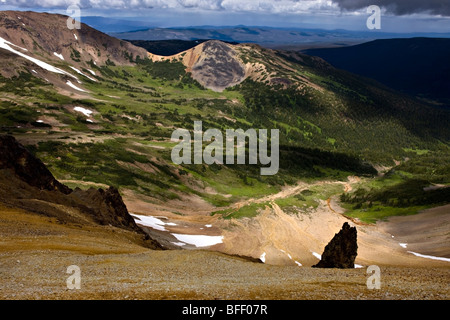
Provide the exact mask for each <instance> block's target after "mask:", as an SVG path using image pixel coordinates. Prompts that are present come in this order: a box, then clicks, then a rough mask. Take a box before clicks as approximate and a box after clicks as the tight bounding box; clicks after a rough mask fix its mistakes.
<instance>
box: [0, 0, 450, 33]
mask: <svg viewBox="0 0 450 320" xmlns="http://www.w3.org/2000/svg"><path fill="white" fill-rule="evenodd" d="M70 5H77V6H79V7H80V9H81V20H82V17H83V16H103V17H110V18H112V17H114V18H126V19H132V20H140V21H145V22H147V23H148V25H151V26H155V27H180V26H199V25H214V26H233V25H247V26H270V27H290V28H318V29H328V30H333V29H347V30H360V31H364V30H367V25H366V21H367V19H368V18H369V17H370V16H371V14H372V12H370V13H368V12H367V8H368V7H369V6H370V5H377V6H379V7H380V9H381V29H380V30H379V31H381V32H383V31H384V32H399V33H405V32H442V33H450V0H108V1H105V0H0V10H33V11H45V12H51V13H62V14H68V12H67V11H66V10H67V8H68V7H69V6H70Z"/></svg>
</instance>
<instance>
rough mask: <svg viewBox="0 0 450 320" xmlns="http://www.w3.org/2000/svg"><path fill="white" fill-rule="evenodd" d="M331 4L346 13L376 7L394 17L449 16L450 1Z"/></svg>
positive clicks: (343, 1)
mask: <svg viewBox="0 0 450 320" xmlns="http://www.w3.org/2000/svg"><path fill="white" fill-rule="evenodd" d="M333 2H334V3H337V4H338V5H339V7H340V8H341V9H344V10H348V11H352V10H358V9H363V8H367V7H368V6H370V5H378V6H380V7H384V8H386V10H387V12H389V13H393V14H395V15H407V14H413V13H429V14H433V15H442V16H450V0H333Z"/></svg>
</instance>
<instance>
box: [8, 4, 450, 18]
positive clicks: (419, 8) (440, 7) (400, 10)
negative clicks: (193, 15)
mask: <svg viewBox="0 0 450 320" xmlns="http://www.w3.org/2000/svg"><path fill="white" fill-rule="evenodd" d="M6 3H8V4H10V5H13V6H18V7H25V8H27V7H28V8H33V7H44V8H46V7H47V8H51V7H68V6H69V5H72V4H77V5H79V6H80V7H82V8H96V9H143V8H172V9H183V8H191V9H201V10H214V11H222V10H223V11H242V12H247V11H250V12H252V11H253V12H269V13H296V12H307V11H314V10H316V11H319V10H330V11H331V10H334V11H336V10H339V9H338V8H341V9H343V10H347V11H354V10H359V9H364V8H367V7H368V6H369V5H373V4H375V5H378V6H380V7H384V8H386V10H387V11H388V12H390V13H393V14H395V15H405V14H412V13H423V12H428V13H431V14H433V15H439V14H440V15H443V16H450V0H332V1H329V0H6Z"/></svg>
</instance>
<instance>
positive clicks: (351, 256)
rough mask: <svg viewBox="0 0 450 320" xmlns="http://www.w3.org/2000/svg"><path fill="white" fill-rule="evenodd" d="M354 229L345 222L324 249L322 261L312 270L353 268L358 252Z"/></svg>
mask: <svg viewBox="0 0 450 320" xmlns="http://www.w3.org/2000/svg"><path fill="white" fill-rule="evenodd" d="M356 239H357V232H356V227H350V225H349V224H348V223H347V222H345V223H344V225H343V226H342V229H341V230H340V231H339V233H336V234H335V235H334V237H333V239H331V241H330V242H329V243H328V244H327V246H326V247H325V250H324V252H323V254H322V259H321V260H320V261H319V263H317V264H316V265H314V266H313V268H341V269H344V268H354V267H355V259H356V255H357V251H358V244H357V240H356Z"/></svg>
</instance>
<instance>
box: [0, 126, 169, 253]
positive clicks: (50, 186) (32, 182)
mask: <svg viewBox="0 0 450 320" xmlns="http://www.w3.org/2000/svg"><path fill="white" fill-rule="evenodd" d="M0 201H1V202H2V203H4V204H6V205H9V206H13V207H17V208H21V209H26V210H28V211H30V212H35V213H38V214H42V215H46V216H49V217H54V218H57V220H58V222H60V223H76V224H79V225H83V224H93V223H94V224H100V225H111V226H113V227H118V228H122V229H126V230H129V231H133V232H137V233H139V234H141V236H142V238H143V244H144V245H145V246H147V247H149V248H152V249H161V248H162V247H161V245H160V244H159V243H158V242H157V241H155V240H153V239H152V238H151V237H150V236H149V235H148V234H147V233H145V232H144V231H143V230H142V229H141V228H139V227H138V226H137V224H136V223H135V221H134V219H133V217H131V215H130V214H129V213H128V210H127V207H126V206H125V203H124V202H123V199H122V197H121V195H120V193H119V191H118V190H117V189H116V188H114V187H110V188H109V189H107V190H103V189H94V188H91V189H89V190H81V189H79V188H76V189H75V190H72V189H70V188H69V187H67V186H65V185H63V184H61V183H60V182H58V181H57V180H56V179H55V177H54V176H53V175H52V174H51V172H50V171H49V170H48V169H47V167H46V166H45V165H44V164H43V163H42V161H40V160H39V159H37V158H36V157H35V156H34V155H32V154H31V153H30V152H29V151H28V150H27V149H26V148H25V147H23V146H22V145H21V144H20V143H19V142H17V140H16V139H15V138H14V137H12V136H5V135H0Z"/></svg>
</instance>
